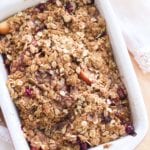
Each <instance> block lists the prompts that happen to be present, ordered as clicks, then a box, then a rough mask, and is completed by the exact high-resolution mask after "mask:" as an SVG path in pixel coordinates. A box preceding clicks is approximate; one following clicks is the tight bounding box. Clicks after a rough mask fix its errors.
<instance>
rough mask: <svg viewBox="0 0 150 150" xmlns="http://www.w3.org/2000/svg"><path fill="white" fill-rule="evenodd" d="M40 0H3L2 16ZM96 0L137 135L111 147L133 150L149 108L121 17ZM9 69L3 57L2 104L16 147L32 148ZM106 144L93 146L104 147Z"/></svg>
mask: <svg viewBox="0 0 150 150" xmlns="http://www.w3.org/2000/svg"><path fill="white" fill-rule="evenodd" d="M38 2H40V0H27V1H25V0H13V1H9V0H1V4H0V19H1V20H2V19H5V18H6V17H8V16H10V15H12V14H14V13H16V12H18V11H20V10H23V9H25V8H27V7H30V6H32V5H35V4H37V3H38ZM95 4H96V6H97V8H98V9H99V11H100V12H101V14H102V15H103V16H104V18H105V20H106V22H107V30H108V33H109V36H110V40H111V44H112V47H113V53H114V57H115V60H116V62H117V65H118V67H119V70H120V73H121V76H122V80H123V82H124V84H125V86H126V88H127V91H128V96H129V101H130V107H131V111H132V117H133V122H134V127H135V131H136V133H137V135H136V136H135V137H132V136H125V137H123V138H120V139H118V140H116V141H113V142H110V143H111V144H110V147H109V149H111V150H119V149H122V150H132V149H134V148H135V147H136V146H137V144H139V143H140V141H141V140H142V139H143V137H144V136H145V134H146V132H147V129H148V120H147V115H146V111H145V106H144V101H143V98H142V95H141V91H140V89H139V85H138V82H137V78H136V75H135V72H134V70H133V67H132V64H131V61H130V57H129V54H128V51H127V48H126V45H125V43H124V40H123V37H122V34H121V30H120V29H119V27H118V25H117V20H116V18H115V15H114V13H113V10H112V8H111V6H110V4H109V2H108V0H95ZM6 80H7V73H6V70H5V66H4V64H3V60H2V57H0V104H1V108H2V111H3V114H4V117H5V120H6V123H7V126H8V129H9V132H10V135H11V138H12V141H13V144H14V147H15V149H16V150H20V149H21V150H29V147H28V144H27V142H26V139H25V138H24V136H23V133H22V130H21V124H20V120H19V117H18V115H17V112H16V108H15V106H14V104H13V102H12V100H11V97H10V95H9V92H8V89H7V86H6ZM103 147H104V146H103V145H100V146H97V147H95V148H91V149H92V150H101V149H103Z"/></svg>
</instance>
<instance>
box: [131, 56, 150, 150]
mask: <svg viewBox="0 0 150 150" xmlns="http://www.w3.org/2000/svg"><path fill="white" fill-rule="evenodd" d="M131 60H132V63H133V66H134V69H135V72H136V75H137V77H138V81H139V84H140V87H141V91H142V94H143V97H144V102H145V105H146V109H147V113H148V119H149V124H150V73H143V72H142V71H141V70H140V68H139V67H138V65H137V63H136V62H135V60H134V58H133V56H131ZM149 149H150V127H149V130H148V132H147V135H146V136H145V138H144V139H143V141H142V142H141V143H140V144H139V145H138V146H137V148H136V150H149Z"/></svg>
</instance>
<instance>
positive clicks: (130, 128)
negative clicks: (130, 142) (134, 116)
mask: <svg viewBox="0 0 150 150" xmlns="http://www.w3.org/2000/svg"><path fill="white" fill-rule="evenodd" d="M125 130H126V133H127V134H129V135H133V136H135V135H136V133H135V130H134V126H133V125H131V124H128V125H126V128H125Z"/></svg>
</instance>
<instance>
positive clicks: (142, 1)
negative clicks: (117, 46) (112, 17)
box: [109, 0, 150, 72]
mask: <svg viewBox="0 0 150 150" xmlns="http://www.w3.org/2000/svg"><path fill="white" fill-rule="evenodd" d="M109 1H110V3H111V5H112V7H113V9H114V12H115V14H116V16H117V18H118V23H119V24H120V26H121V29H122V33H123V36H124V39H125V41H126V45H127V47H128V49H129V51H130V52H131V53H132V54H133V56H134V57H135V59H136V61H137V62H138V64H139V66H140V68H141V69H142V70H143V71H144V72H150V18H149V16H150V1H149V0H109Z"/></svg>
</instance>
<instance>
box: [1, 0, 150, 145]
mask: <svg viewBox="0 0 150 150" xmlns="http://www.w3.org/2000/svg"><path fill="white" fill-rule="evenodd" d="M1 1H3V2H6V1H5V0H1ZM16 1H19V0H16ZM109 1H110V3H111V5H112V7H113V9H114V12H115V14H116V16H117V19H118V23H119V25H120V26H121V29H122V33H123V36H124V39H125V41H126V44H127V46H128V49H129V51H130V52H131V53H132V54H133V55H134V57H135V59H136V60H137V62H138V64H139V66H140V68H141V69H142V70H143V71H144V72H150V19H149V16H150V1H149V0H109ZM1 3H2V2H1ZM1 7H2V5H1ZM0 139H1V140H4V141H6V142H8V143H11V140H10V137H9V133H8V131H7V129H6V128H5V127H3V126H0Z"/></svg>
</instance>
